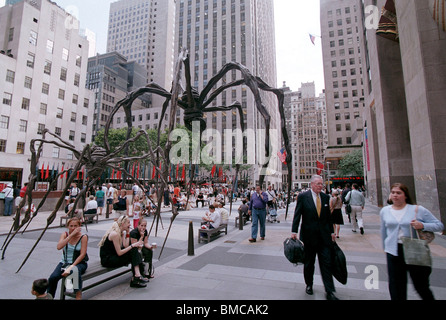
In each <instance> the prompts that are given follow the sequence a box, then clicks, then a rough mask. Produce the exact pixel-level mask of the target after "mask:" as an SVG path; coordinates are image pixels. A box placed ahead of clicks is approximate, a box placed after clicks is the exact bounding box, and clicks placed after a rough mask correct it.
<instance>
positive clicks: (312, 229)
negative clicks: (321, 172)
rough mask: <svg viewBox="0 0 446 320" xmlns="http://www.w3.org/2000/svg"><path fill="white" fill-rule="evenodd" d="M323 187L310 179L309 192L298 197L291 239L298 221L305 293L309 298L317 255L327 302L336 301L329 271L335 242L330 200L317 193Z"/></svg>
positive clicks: (326, 196) (318, 178)
mask: <svg viewBox="0 0 446 320" xmlns="http://www.w3.org/2000/svg"><path fill="white" fill-rule="evenodd" d="M323 187H324V183H323V180H322V177H321V176H317V175H315V176H313V177H312V178H311V190H309V191H307V192H304V193H302V194H299V196H298V198H297V204H296V209H295V211H294V219H293V226H292V229H291V231H292V234H291V238H294V239H297V232H298V230H299V224H300V221H301V218H302V225H301V226H300V240H301V241H302V242H303V243H304V248H305V258H304V278H305V283H306V285H307V287H306V290H305V292H306V293H307V294H309V295H312V294H313V276H314V263H315V261H316V254H317V256H318V260H319V267H320V270H321V275H322V281H323V283H324V286H325V291H326V293H327V299H328V300H337V297H336V296H335V295H334V292H335V291H336V290H335V287H334V283H333V274H332V271H331V246H332V242H333V241H335V234H334V230H333V223H332V221H331V214H330V205H329V201H330V197H329V196H328V195H326V194H325V193H323V192H321V191H322V188H323Z"/></svg>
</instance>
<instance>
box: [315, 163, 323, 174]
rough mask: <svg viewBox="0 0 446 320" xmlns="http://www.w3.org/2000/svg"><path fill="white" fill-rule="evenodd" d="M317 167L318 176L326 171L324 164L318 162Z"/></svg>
mask: <svg viewBox="0 0 446 320" xmlns="http://www.w3.org/2000/svg"><path fill="white" fill-rule="evenodd" d="M316 167H317V174H319V175H320V174H321V173H322V170H323V169H324V164H323V163H321V162H319V161H316Z"/></svg>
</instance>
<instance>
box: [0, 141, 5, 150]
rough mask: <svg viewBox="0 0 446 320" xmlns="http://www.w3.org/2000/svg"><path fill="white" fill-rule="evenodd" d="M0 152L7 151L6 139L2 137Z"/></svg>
mask: <svg viewBox="0 0 446 320" xmlns="http://www.w3.org/2000/svg"><path fill="white" fill-rule="evenodd" d="M0 152H6V140H3V139H0Z"/></svg>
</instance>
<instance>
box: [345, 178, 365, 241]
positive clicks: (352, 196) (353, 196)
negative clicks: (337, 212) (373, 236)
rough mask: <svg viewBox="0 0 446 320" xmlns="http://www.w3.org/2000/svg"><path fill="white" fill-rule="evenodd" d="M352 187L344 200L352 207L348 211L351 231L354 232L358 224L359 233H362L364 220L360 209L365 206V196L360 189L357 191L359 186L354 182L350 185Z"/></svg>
mask: <svg viewBox="0 0 446 320" xmlns="http://www.w3.org/2000/svg"><path fill="white" fill-rule="evenodd" d="M352 187H353V189H352V191H350V192H349V193H348V194H347V196H346V197H345V200H346V201H347V202H348V203H350V206H351V207H352V212H351V213H350V217H351V223H352V227H353V229H352V231H353V232H356V229H357V228H358V226H359V230H360V232H361V234H364V221H363V219H362V210H364V206H365V198H364V195H363V194H362V192H361V191H359V187H358V185H357V184H356V183H354V184H353V185H352Z"/></svg>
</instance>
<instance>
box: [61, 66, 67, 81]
mask: <svg viewBox="0 0 446 320" xmlns="http://www.w3.org/2000/svg"><path fill="white" fill-rule="evenodd" d="M60 80H62V81H67V68H63V67H62V68H61V69H60Z"/></svg>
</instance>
